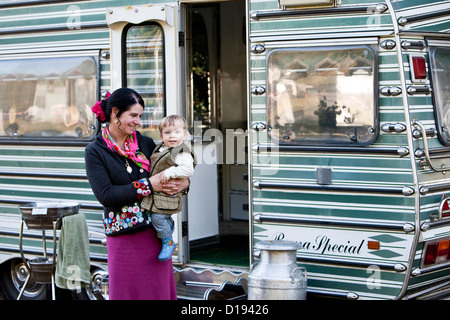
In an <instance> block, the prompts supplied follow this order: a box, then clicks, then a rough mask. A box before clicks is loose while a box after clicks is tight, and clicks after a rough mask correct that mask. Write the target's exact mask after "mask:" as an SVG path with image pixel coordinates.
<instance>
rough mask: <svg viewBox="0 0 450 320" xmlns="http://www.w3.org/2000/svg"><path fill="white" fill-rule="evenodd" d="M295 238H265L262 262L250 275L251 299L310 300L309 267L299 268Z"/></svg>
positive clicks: (249, 292) (261, 243) (298, 245)
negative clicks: (269, 239)
mask: <svg viewBox="0 0 450 320" xmlns="http://www.w3.org/2000/svg"><path fill="white" fill-rule="evenodd" d="M301 248H302V246H301V244H300V243H298V242H294V241H281V240H276V241H261V242H258V243H257V244H255V249H260V250H261V256H260V258H261V259H260V262H259V264H258V265H257V266H256V267H255V268H254V269H253V271H252V272H251V273H250V275H249V276H248V300H306V269H305V268H303V267H297V263H296V257H297V250H298V249H301Z"/></svg>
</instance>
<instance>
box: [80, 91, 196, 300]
mask: <svg viewBox="0 0 450 320" xmlns="http://www.w3.org/2000/svg"><path fill="white" fill-rule="evenodd" d="M92 110H93V112H94V113H95V114H96V115H97V119H99V121H100V122H101V123H105V124H106V126H104V127H103V129H102V131H101V132H100V134H99V135H97V137H96V138H95V140H94V141H93V142H91V143H90V144H89V145H88V146H87V147H86V150H85V161H86V173H87V176H88V179H89V183H90V184H91V187H92V190H93V192H94V195H95V196H96V198H97V199H98V201H99V202H100V203H101V204H102V205H103V206H104V213H103V222H104V225H105V232H106V234H107V248H108V272H109V297H110V299H111V300H131V299H132V300H153V299H160V300H170V299H176V298H177V296H176V289H175V282H174V276H173V266H172V261H171V260H169V261H166V262H160V261H159V260H158V254H159V252H160V251H161V241H160V240H159V239H158V238H157V237H156V233H155V231H154V229H153V228H152V226H151V224H150V223H149V222H148V217H147V214H146V211H145V210H141V208H140V205H139V204H140V201H141V199H142V198H143V196H146V195H148V194H149V193H150V192H152V191H153V190H154V191H163V192H166V193H169V194H173V193H177V192H180V191H182V190H184V189H186V187H187V186H188V184H189V183H188V181H187V180H171V181H170V182H169V183H168V184H166V185H164V186H162V185H161V184H160V183H159V181H158V180H157V179H152V178H151V177H150V178H149V167H150V163H149V160H148V159H150V155H151V153H152V151H153V149H154V148H155V143H154V142H153V140H152V139H151V138H149V137H145V136H143V135H141V134H140V133H139V132H138V131H136V128H137V127H138V126H139V125H140V118H141V116H142V114H143V112H144V101H143V99H142V98H141V96H140V95H139V94H138V93H137V92H136V91H134V90H131V89H128V88H122V89H118V90H116V91H114V92H113V94H112V95H111V96H109V97H108V98H107V99H105V100H102V101H101V102H97V103H96V105H95V106H93V107H92Z"/></svg>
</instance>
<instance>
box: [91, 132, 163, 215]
mask: <svg viewBox="0 0 450 320" xmlns="http://www.w3.org/2000/svg"><path fill="white" fill-rule="evenodd" d="M136 133H137V134H136V136H137V140H138V145H139V151H141V152H142V153H144V154H145V156H146V157H147V159H150V155H151V154H152V152H153V149H154V148H155V147H156V145H155V142H154V141H153V139H151V138H149V137H146V136H143V135H141V134H140V133H139V132H136ZM84 157H85V162H86V174H87V177H88V180H89V183H90V185H91V188H92V191H93V192H94V195H95V197H96V198H97V200H98V201H99V202H100V203H101V204H102V205H103V206H104V208H105V209H104V211H105V213H106V212H110V211H113V212H117V211H119V210H120V208H121V207H122V206H124V205H130V204H131V203H133V202H135V201H137V200H138V193H137V192H136V188H135V187H134V186H133V182H134V181H137V180H139V179H142V178H148V177H149V173H148V172H147V171H145V170H141V169H140V168H139V167H138V166H137V165H136V164H135V163H134V162H133V161H131V160H129V161H128V163H129V165H130V166H131V167H132V169H133V171H132V173H131V174H130V173H128V172H127V170H126V166H125V158H124V157H122V156H121V155H119V154H117V153H116V152H115V151H112V150H111V149H109V148H108V146H107V145H106V143H105V141H104V140H103V138H102V136H101V133H100V134H98V135H97V136H96V137H95V140H94V141H93V142H91V143H90V144H89V145H88V146H87V147H86V149H85V154H84Z"/></svg>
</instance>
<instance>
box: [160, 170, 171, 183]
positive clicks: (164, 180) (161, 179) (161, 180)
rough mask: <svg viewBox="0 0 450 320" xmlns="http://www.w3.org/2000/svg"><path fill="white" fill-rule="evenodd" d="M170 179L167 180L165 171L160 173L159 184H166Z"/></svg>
mask: <svg viewBox="0 0 450 320" xmlns="http://www.w3.org/2000/svg"><path fill="white" fill-rule="evenodd" d="M167 181H169V179H167V177H166V175H165V174H164V171H163V172H161V173H159V182H160V183H161V184H166V183H167Z"/></svg>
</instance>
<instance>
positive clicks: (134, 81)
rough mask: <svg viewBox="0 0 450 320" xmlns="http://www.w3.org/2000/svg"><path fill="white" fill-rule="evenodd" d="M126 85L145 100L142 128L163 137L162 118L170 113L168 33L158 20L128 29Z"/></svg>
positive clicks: (157, 137) (141, 130) (158, 137)
mask: <svg viewBox="0 0 450 320" xmlns="http://www.w3.org/2000/svg"><path fill="white" fill-rule="evenodd" d="M125 67H126V86H127V87H129V88H131V89H134V90H136V91H137V92H139V94H140V95H141V96H142V98H143V99H144V102H145V110H144V114H143V116H142V119H141V120H142V121H141V122H142V123H141V125H142V127H141V128H140V129H139V131H140V132H141V133H143V134H145V135H147V136H150V137H152V138H153V139H155V140H161V138H160V136H159V131H158V125H159V121H160V120H161V119H162V118H163V117H164V116H165V115H166V109H165V108H166V107H165V103H166V102H165V88H164V82H165V77H164V35H163V29H162V28H161V27H160V26H159V25H156V24H148V25H139V26H131V27H130V28H129V29H128V30H127V33H126V64H125Z"/></svg>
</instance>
